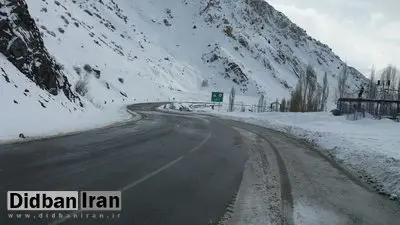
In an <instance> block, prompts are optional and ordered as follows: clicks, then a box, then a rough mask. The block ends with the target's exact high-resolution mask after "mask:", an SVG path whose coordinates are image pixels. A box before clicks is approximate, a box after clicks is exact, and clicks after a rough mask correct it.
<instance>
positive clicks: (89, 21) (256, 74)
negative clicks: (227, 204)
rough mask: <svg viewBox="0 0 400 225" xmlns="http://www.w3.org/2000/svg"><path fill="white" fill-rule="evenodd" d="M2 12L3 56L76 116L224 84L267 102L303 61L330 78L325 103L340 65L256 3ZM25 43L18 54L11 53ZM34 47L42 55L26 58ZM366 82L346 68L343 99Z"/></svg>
mask: <svg viewBox="0 0 400 225" xmlns="http://www.w3.org/2000/svg"><path fill="white" fill-rule="evenodd" d="M25 2H26V3H27V5H28V12H29V13H27V12H25V11H26V10H25V6H24V5H25ZM16 5H18V6H16ZM18 7H22V10H19V8H18ZM0 8H1V11H0V17H1V18H2V19H1V22H2V23H1V24H0V25H1V26H2V27H4V24H6V25H7V29H8V30H4V32H3V33H0V36H1V37H0V38H3V39H0V41H1V42H2V46H5V48H3V50H5V51H3V54H4V55H5V56H6V57H7V59H8V60H9V61H10V62H12V63H13V64H14V65H15V66H16V67H17V68H18V69H19V70H20V71H21V72H22V73H23V74H25V75H26V76H27V77H28V78H30V80H32V81H34V82H35V83H36V84H37V85H39V86H41V87H42V88H44V89H45V90H47V91H49V92H52V93H53V94H56V93H58V94H59V95H63V93H64V95H67V96H68V99H70V100H71V99H72V101H75V103H73V105H77V106H78V108H81V109H79V110H84V111H85V110H86V111H91V110H92V109H94V108H97V109H95V110H98V109H101V110H104V109H107V108H115V106H117V105H118V106H120V105H121V104H127V103H134V102H143V101H164V100H173V99H176V100H179V99H184V100H203V101H208V100H209V96H210V92H211V91H223V92H229V89H230V88H231V87H232V86H235V87H236V89H237V90H238V92H239V93H238V95H242V96H244V99H245V98H248V99H252V98H251V97H255V98H254V99H256V98H257V97H258V95H259V94H260V93H261V92H264V93H266V96H267V99H268V100H270V101H274V100H275V99H277V98H279V99H281V98H284V97H288V95H289V93H290V91H291V90H292V88H293V87H294V86H295V84H296V82H297V78H298V76H299V74H300V73H301V72H302V71H303V70H304V69H305V67H306V65H307V64H311V65H312V66H313V67H314V68H315V69H316V71H317V73H318V75H319V77H318V79H319V82H320V83H322V77H323V73H324V72H325V71H326V72H328V74H329V83H330V86H331V87H330V90H331V96H330V100H329V103H331V104H332V103H333V102H332V101H331V100H332V99H333V93H334V91H332V90H335V87H336V76H337V74H339V72H340V71H341V70H342V68H343V66H344V63H343V62H342V61H341V60H340V58H339V57H338V56H336V55H335V54H334V53H333V52H332V50H331V49H330V48H329V47H328V46H326V45H324V44H322V43H320V42H318V41H316V40H315V39H313V38H311V37H309V36H308V35H307V34H306V32H305V31H304V30H303V29H301V28H299V27H298V26H296V25H295V24H293V23H292V22H290V20H289V19H288V18H286V17H285V16H284V15H283V14H282V13H280V12H278V11H276V10H275V9H274V8H273V7H272V6H270V5H269V4H268V3H267V2H265V1H263V0H238V1H230V0H198V1H195V0H169V1H165V0H135V1H132V0H42V1H35V0H18V1H9V0H7V1H5V2H4V3H1V4H0ZM17 9H18V10H17ZM24 10H25V11H24ZM10 12H11V14H10ZM18 12H23V16H18V15H17V14H18ZM29 17H31V18H33V20H31V19H30V18H29ZM9 19H11V22H12V23H8V20H9ZM4 21H6V23H4ZM26 21H28V22H29V23H27V22H26ZM9 24H11V25H9ZM31 30H33V31H32V32H31ZM37 31H38V32H39V33H40V35H37V33H38V32H37ZM39 36H40V37H39ZM4 37H5V38H4ZM39 39H40V40H39ZM42 39H43V43H44V45H43V46H41V42H42ZM35 40H37V41H36V42H35ZM18 43H19V44H18ZM25 44H26V45H27V48H26V49H25V48H23V49H22V50H23V51H22V52H21V49H20V48H19V47H18V46H24V45H25ZM37 46H40V52H41V54H42V56H41V57H37V56H36V55H35V54H34V53H35V48H36V47H37ZM10 47H11V50H12V52H11V53H12V54H10V51H8V49H9V48H10ZM47 52H48V53H47ZM21 54H22V58H21ZM24 54H25V55H26V54H28V55H29V54H31V56H33V58H32V60H29V57H25V58H24V57H23V55H24ZM49 56H51V57H52V58H49ZM41 58H44V59H45V61H46V63H47V64H46V65H52V67H54V68H53V70H52V72H51V73H50V75H49V73H48V72H47V70H46V68H47V67H46V68H44V66H43V65H45V64H44V63H38V61H37V60H38V59H41ZM53 58H54V59H53ZM21 59H25V60H24V61H23V62H24V64H20V62H21V61H20V60H21ZM4 60H5V59H4ZM4 60H3V61H4ZM34 62H35V63H34ZM4 63H6V62H4ZM26 66H28V67H32V68H35V67H38V70H39V72H40V73H37V74H34V73H33V72H34V71H35V70H33V69H27V70H25V69H26ZM12 69H13V68H11V70H12ZM47 69H48V68H47ZM38 74H39V75H38ZM51 74H54V76H52V75H51ZM43 77H45V78H43ZM55 77H57V78H56V79H55ZM50 78H51V79H50ZM46 80H50V81H51V82H50V83H51V84H47V83H49V82H46ZM364 82H366V79H365V77H363V76H362V75H361V74H360V73H359V72H358V71H356V70H355V69H353V68H351V69H350V77H349V80H348V85H349V89H350V92H353V91H354V90H356V89H358V87H359V86H360V85H361V84H363V83H364ZM82 83H87V84H88V85H87V86H88V91H87V92H85V91H84V92H83V93H84V96H82V95H79V94H78V93H79V92H77V88H76V87H77V86H79V85H77V84H82ZM0 85H1V88H2V89H3V90H5V89H4V88H3V86H4V85H6V84H5V83H4V82H0ZM27 85H28V84H27ZM29 85H31V83H29ZM46 85H47V86H46ZM54 88H58V89H60V90H61V89H62V90H63V91H62V92H61V91H55V89H54ZM239 90H240V91H239ZM3 93H4V92H3ZM81 94H82V93H81ZM74 95H76V96H77V97H78V98H77V99H76V98H75V96H74ZM71 96H72V97H71ZM51 97H52V98H53V97H54V96H51ZM2 98H4V99H6V100H7V101H10V99H11V98H12V96H11V95H10V96H9V94H7V95H3V96H2ZM57 98H63V97H62V96H58V97H57ZM2 101H3V99H2ZM81 101H82V102H83V103H84V104H83V105H82V104H81ZM32 104H33V103H32ZM51 104H52V103H50V102H49V103H48V105H51ZM54 104H56V103H54ZM57 104H58V103H57ZM249 104H250V103H249ZM251 104H252V103H251ZM89 105H90V106H89ZM74 107H75V106H74ZM65 110H68V109H65ZM46 112H47V113H48V114H51V113H52V112H50V111H45V112H44V113H46ZM10 113H11V111H10ZM68 113H69V111H68Z"/></svg>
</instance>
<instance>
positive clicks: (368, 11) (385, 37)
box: [267, 0, 400, 77]
mask: <svg viewBox="0 0 400 225" xmlns="http://www.w3.org/2000/svg"><path fill="white" fill-rule="evenodd" d="M267 2H268V3H269V4H271V5H272V6H273V7H274V8H275V9H277V10H279V11H281V12H282V13H284V14H285V15H286V16H287V17H288V18H289V19H290V20H292V21H293V22H294V23H296V24H297V25H298V26H300V27H302V28H304V29H305V30H306V31H307V33H308V35H310V36H312V37H314V38H315V39H317V40H319V41H321V42H322V43H324V44H327V45H328V46H329V47H331V48H332V50H333V51H334V52H335V53H336V54H337V55H339V57H340V58H341V59H342V60H343V61H346V62H347V63H348V64H349V65H350V66H353V67H355V68H356V69H358V70H359V71H360V72H361V73H363V74H364V75H366V76H367V77H368V76H369V73H370V70H371V67H372V66H373V65H374V66H375V68H376V69H377V70H380V69H382V68H384V67H385V66H387V65H388V64H392V65H394V66H397V67H400V13H399V9H400V1H399V0H384V1H383V0H350V1H349V0H324V1H321V0H267ZM383 2H384V3H383Z"/></svg>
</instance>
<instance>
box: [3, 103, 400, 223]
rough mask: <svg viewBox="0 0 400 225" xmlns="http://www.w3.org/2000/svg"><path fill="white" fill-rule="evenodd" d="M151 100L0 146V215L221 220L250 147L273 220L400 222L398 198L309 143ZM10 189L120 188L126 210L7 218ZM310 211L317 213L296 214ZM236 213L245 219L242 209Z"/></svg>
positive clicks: (42, 220)
mask: <svg viewBox="0 0 400 225" xmlns="http://www.w3.org/2000/svg"><path fill="white" fill-rule="evenodd" d="M157 105H159V104H140V105H134V106H131V107H130V109H131V110H134V111H140V113H141V115H142V116H143V118H142V119H141V120H140V121H137V122H127V123H123V124H118V125H115V126H112V127H108V128H103V129H97V130H92V131H87V132H82V133H79V134H73V135H69V136H63V137H57V138H51V139H45V140H38V141H31V142H26V143H17V144H8V145H2V146H0V191H1V193H2V194H1V195H0V202H1V204H0V224H1V225H3V224H53V225H56V224H123V225H129V224H131V225H197V224H198V225H206V224H218V222H219V220H220V219H221V217H223V215H224V214H225V213H226V211H227V207H228V205H229V204H231V203H232V202H234V200H235V198H236V195H237V193H238V190H239V186H240V184H241V182H242V177H243V171H244V167H245V163H246V161H247V159H248V156H249V154H253V153H254V152H257V153H256V154H259V155H260V161H261V163H262V165H263V167H264V168H263V169H264V171H265V176H267V175H270V176H273V177H276V178H277V179H276V183H275V184H268V183H265V184H263V185H264V188H265V189H266V190H269V187H273V186H274V185H275V187H278V188H277V189H276V188H275V189H274V188H270V192H276V194H277V195H278V196H279V197H278V199H276V203H277V204H271V208H270V209H266V214H268V213H271V212H274V213H273V215H275V217H274V216H273V215H272V214H271V216H270V218H271V222H272V224H296V223H299V224H300V223H302V224H400V207H399V206H398V205H397V204H395V203H393V202H391V201H389V200H387V199H386V198H384V197H382V196H380V195H378V194H376V193H374V192H373V191H372V190H371V189H370V188H369V187H367V186H365V185H364V184H362V183H361V182H360V181H358V180H357V179H356V178H354V177H353V176H351V174H348V173H347V172H346V171H345V170H343V169H342V168H341V167H340V166H339V165H337V164H335V163H333V162H331V161H330V160H328V159H326V158H325V157H323V156H322V155H321V154H319V153H318V152H316V151H315V150H313V149H311V148H310V146H308V145H307V144H305V143H302V142H300V141H298V140H295V139H293V138H291V137H288V136H285V135H283V134H280V133H278V132H274V131H270V130H268V129H265V128H261V127H258V126H252V125H248V124H244V123H240V122H233V121H229V120H222V119H218V118H215V117H208V116H200V115H195V114H193V115H178V114H167V113H161V112H155V108H156V106H157ZM244 133H247V134H246V135H244ZM250 136H253V137H254V138H255V139H254V140H252V139H251V138H250ZM269 182H273V181H269ZM10 190H14V191H21V190H22V191H29V190H49V191H53V190H56V191H61V190H87V191H116V190H120V191H122V211H121V212H120V213H119V215H118V212H105V213H104V215H103V216H105V217H107V216H108V218H105V219H95V218H89V219H88V218H84V219H82V218H78V219H76V218H70V219H66V217H65V215H64V217H63V218H60V217H59V215H58V213H55V215H53V213H52V212H47V214H46V213H44V214H41V215H40V212H32V213H31V214H30V218H29V219H15V218H14V219H10V212H7V209H6V204H5V203H6V192H7V191H10ZM240 197H241V196H239V198H240ZM239 208H240V207H239ZM304 208H305V209H306V210H308V211H309V212H306V213H304ZM299 209H302V210H299ZM238 211H240V209H238ZM310 212H311V213H310ZM75 213H76V215H78V216H81V217H86V216H92V215H88V214H87V212H75ZM96 213H97V212H96ZM307 213H308V215H309V217H314V219H313V220H311V219H310V218H302V217H301V216H299V215H303V214H307ZM312 213H314V214H312ZM17 214H18V213H17V212H16V213H14V214H13V215H12V216H14V217H15V216H17ZM24 214H25V213H22V215H21V216H22V217H23V218H24V216H25V215H24ZM71 215H72V214H71ZM33 216H35V218H32V217H33ZM52 216H56V219H52ZM40 217H42V218H40ZM43 217H49V218H47V219H46V218H43ZM116 217H119V218H116ZM233 220H237V221H243V220H241V216H240V215H233ZM310 221H311V222H310ZM242 224H243V222H242ZM260 224H261V223H260Z"/></svg>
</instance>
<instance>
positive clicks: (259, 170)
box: [222, 129, 281, 225]
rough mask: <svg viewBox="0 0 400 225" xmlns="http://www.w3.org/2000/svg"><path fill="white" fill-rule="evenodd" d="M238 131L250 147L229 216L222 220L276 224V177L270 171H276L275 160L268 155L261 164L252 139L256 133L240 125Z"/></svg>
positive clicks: (236, 224)
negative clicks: (243, 128) (240, 127)
mask: <svg viewBox="0 0 400 225" xmlns="http://www.w3.org/2000/svg"><path fill="white" fill-rule="evenodd" d="M238 131H239V132H240V133H241V134H242V136H243V137H245V140H246V141H249V144H248V146H251V148H250V149H249V159H248V161H247V162H246V164H245V167H244V172H243V178H242V182H241V185H240V189H239V192H238V195H237V199H236V202H235V205H234V209H233V214H232V217H231V219H230V220H229V221H227V222H225V223H222V224H224V225H242V224H252V225H269V224H280V221H281V211H280V209H281V208H280V185H279V178H278V176H276V174H275V173H274V171H275V172H276V169H275V170H274V168H275V167H276V165H275V167H274V163H275V161H274V159H270V160H269V162H268V165H264V164H263V162H262V156H261V155H260V151H259V150H260V148H261V147H260V143H259V142H258V141H257V140H256V135H254V134H252V133H250V132H247V131H244V130H241V129H238ZM261 151H263V150H261ZM272 158H273V157H272ZM265 167H268V168H265Z"/></svg>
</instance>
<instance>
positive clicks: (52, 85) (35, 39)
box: [0, 0, 76, 100]
mask: <svg viewBox="0 0 400 225" xmlns="http://www.w3.org/2000/svg"><path fill="white" fill-rule="evenodd" d="M0 52H1V53H2V54H3V55H4V56H6V57H7V59H8V60H9V61H10V62H11V63H12V64H14V65H15V66H16V67H17V68H18V69H19V71H21V72H22V73H23V74H25V75H26V76H27V77H28V78H29V79H31V80H32V81H33V82H35V83H36V84H37V85H38V86H39V87H40V88H42V89H44V90H46V91H48V92H49V93H51V94H53V95H57V94H58V93H59V91H60V90H62V91H63V94H65V96H66V97H68V98H69V99H70V100H75V99H76V96H75V95H74V94H73V92H72V91H71V89H70V87H71V85H70V84H69V82H68V79H67V77H66V76H65V74H63V72H62V71H61V68H60V66H59V65H58V64H57V63H56V62H55V60H54V59H53V58H52V57H51V56H50V55H49V53H48V51H47V49H46V48H45V46H44V43H43V40H42V38H41V36H40V32H39V29H38V27H37V26H36V24H35V21H34V20H33V19H32V18H31V16H30V14H29V11H28V6H27V4H26V2H25V1H23V0H13V1H11V0H4V1H2V2H1V3H0ZM3 72H4V71H3Z"/></svg>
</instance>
